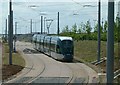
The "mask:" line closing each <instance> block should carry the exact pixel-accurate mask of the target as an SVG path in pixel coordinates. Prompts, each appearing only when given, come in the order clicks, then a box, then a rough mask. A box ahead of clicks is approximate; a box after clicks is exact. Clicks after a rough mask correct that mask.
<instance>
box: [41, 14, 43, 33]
mask: <svg viewBox="0 0 120 85" xmlns="http://www.w3.org/2000/svg"><path fill="white" fill-rule="evenodd" d="M41 34H43V16H41Z"/></svg>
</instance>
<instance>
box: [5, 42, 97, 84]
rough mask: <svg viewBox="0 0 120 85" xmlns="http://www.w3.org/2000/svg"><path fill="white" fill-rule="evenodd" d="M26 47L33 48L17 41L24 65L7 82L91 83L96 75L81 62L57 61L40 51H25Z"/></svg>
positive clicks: (28, 44)
mask: <svg viewBox="0 0 120 85" xmlns="http://www.w3.org/2000/svg"><path fill="white" fill-rule="evenodd" d="M26 48H27V49H31V50H33V49H32V45H31V44H30V43H25V42H24V43H23V42H17V50H18V51H19V52H21V54H22V56H23V58H24V59H25V61H26V67H25V68H24V69H23V71H21V72H20V73H18V74H17V75H15V76H14V77H15V78H13V79H11V80H9V81H7V83H91V82H92V81H93V77H96V78H97V77H98V76H97V73H96V72H95V71H94V70H92V69H91V68H89V67H88V66H86V65H84V64H83V63H65V62H59V61H56V60H54V59H52V58H50V57H48V56H46V55H44V54H42V53H31V52H29V51H30V50H27V52H26V51H25V49H26ZM23 50H24V52H23ZM95 82H96V81H95Z"/></svg>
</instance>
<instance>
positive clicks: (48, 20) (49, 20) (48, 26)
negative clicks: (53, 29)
mask: <svg viewBox="0 0 120 85" xmlns="http://www.w3.org/2000/svg"><path fill="white" fill-rule="evenodd" d="M46 21H47V30H48V33H47V34H49V28H50V26H51V24H52V21H53V19H46ZM48 22H50V23H49V24H48Z"/></svg>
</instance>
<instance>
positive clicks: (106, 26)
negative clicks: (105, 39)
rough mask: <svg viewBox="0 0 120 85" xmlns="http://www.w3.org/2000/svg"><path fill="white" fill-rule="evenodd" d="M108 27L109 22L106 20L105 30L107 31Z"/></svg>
mask: <svg viewBox="0 0 120 85" xmlns="http://www.w3.org/2000/svg"><path fill="white" fill-rule="evenodd" d="M107 28H108V22H107V21H105V23H104V32H107Z"/></svg>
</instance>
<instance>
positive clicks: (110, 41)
mask: <svg viewBox="0 0 120 85" xmlns="http://www.w3.org/2000/svg"><path fill="white" fill-rule="evenodd" d="M113 80H114V0H109V1H108V34H107V83H113Z"/></svg>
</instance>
